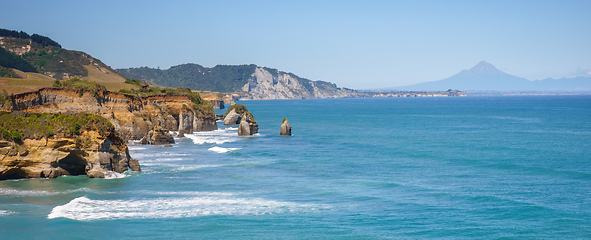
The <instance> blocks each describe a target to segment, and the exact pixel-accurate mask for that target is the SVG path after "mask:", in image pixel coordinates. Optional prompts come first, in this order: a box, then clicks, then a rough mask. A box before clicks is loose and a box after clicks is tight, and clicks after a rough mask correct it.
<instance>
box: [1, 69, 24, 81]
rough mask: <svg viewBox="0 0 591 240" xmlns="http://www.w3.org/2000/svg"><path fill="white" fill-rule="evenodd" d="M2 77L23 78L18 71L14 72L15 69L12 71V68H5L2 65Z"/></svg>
mask: <svg viewBox="0 0 591 240" xmlns="http://www.w3.org/2000/svg"><path fill="white" fill-rule="evenodd" d="M0 77H6V78H21V77H20V76H19V75H17V74H16V73H14V71H12V69H10V68H5V67H0Z"/></svg>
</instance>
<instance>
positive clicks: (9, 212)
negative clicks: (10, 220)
mask: <svg viewBox="0 0 591 240" xmlns="http://www.w3.org/2000/svg"><path fill="white" fill-rule="evenodd" d="M12 214H14V212H11V211H8V210H2V209H0V216H8V215H12Z"/></svg>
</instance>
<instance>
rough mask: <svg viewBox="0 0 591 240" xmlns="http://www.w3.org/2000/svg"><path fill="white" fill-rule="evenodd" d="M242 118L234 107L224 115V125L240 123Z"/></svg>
mask: <svg viewBox="0 0 591 240" xmlns="http://www.w3.org/2000/svg"><path fill="white" fill-rule="evenodd" d="M240 119H241V116H240V114H238V113H236V110H234V109H232V110H230V112H229V113H228V114H226V116H225V117H224V125H226V126H231V125H236V124H240Z"/></svg>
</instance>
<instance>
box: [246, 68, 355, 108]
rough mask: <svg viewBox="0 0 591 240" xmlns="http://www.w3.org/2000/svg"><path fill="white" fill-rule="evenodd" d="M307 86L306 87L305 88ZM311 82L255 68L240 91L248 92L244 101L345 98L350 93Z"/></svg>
mask: <svg viewBox="0 0 591 240" xmlns="http://www.w3.org/2000/svg"><path fill="white" fill-rule="evenodd" d="M306 85H307V86H306ZM317 85H318V84H317V83H315V82H313V81H308V80H299V79H297V78H295V77H293V76H292V75H290V74H287V73H283V72H278V73H277V75H276V76H275V75H273V74H272V73H270V72H269V71H267V70H265V69H264V68H260V67H257V68H256V69H255V71H254V73H253V74H252V75H251V78H250V79H249V80H248V83H247V84H245V85H244V87H242V90H243V91H245V92H248V93H249V94H250V97H248V98H246V99H256V100H260V99H300V98H333V97H346V96H349V94H350V92H349V91H348V90H345V89H340V88H334V87H331V88H323V87H319V86H317Z"/></svg>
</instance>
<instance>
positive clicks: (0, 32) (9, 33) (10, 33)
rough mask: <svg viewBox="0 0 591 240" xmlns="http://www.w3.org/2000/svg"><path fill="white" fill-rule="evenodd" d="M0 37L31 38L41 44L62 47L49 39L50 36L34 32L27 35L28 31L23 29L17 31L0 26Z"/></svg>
mask: <svg viewBox="0 0 591 240" xmlns="http://www.w3.org/2000/svg"><path fill="white" fill-rule="evenodd" d="M0 37H13V38H23V39H31V41H33V42H34V43H38V44H41V46H54V47H58V48H61V47H62V46H61V45H60V44H59V43H57V42H56V41H53V40H51V38H48V37H46V36H41V35H39V34H36V33H34V34H33V35H29V34H28V33H26V32H23V31H20V32H18V31H14V30H8V29H4V28H0Z"/></svg>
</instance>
